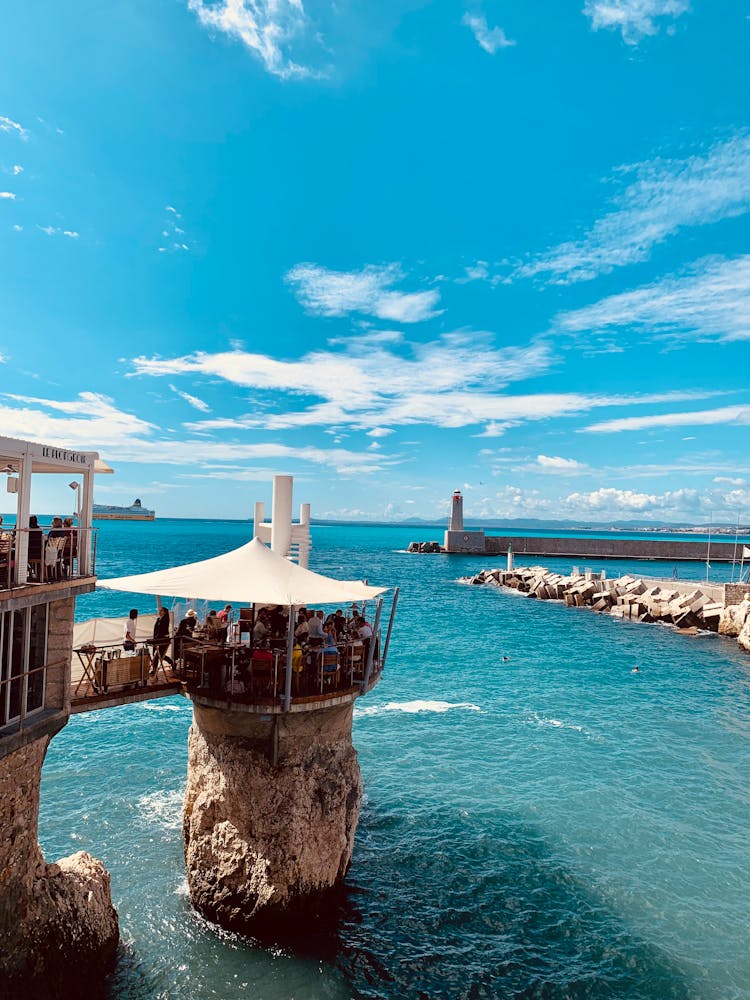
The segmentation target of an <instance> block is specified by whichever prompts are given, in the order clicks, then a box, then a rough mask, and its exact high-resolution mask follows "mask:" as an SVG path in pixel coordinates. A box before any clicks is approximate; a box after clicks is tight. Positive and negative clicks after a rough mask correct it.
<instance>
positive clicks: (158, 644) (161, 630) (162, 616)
mask: <svg viewBox="0 0 750 1000" xmlns="http://www.w3.org/2000/svg"><path fill="white" fill-rule="evenodd" d="M170 642H171V640H170V638H169V612H168V611H167V609H166V608H165V607H161V608H159V614H158V615H157V616H156V621H155V622H154V638H153V643H154V662H153V665H152V667H151V671H150V676H151V677H155V676H156V671H157V669H158V667H159V664H160V663H161V664H162V665H163V664H164V663H165V662H166V663H169V664H170V665H171V666H174V660H173V659H172V657H171V656H167V650H168V649H169V643H170Z"/></svg>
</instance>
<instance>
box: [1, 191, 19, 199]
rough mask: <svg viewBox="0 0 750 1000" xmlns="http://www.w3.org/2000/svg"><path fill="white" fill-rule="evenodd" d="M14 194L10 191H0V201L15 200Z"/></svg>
mask: <svg viewBox="0 0 750 1000" xmlns="http://www.w3.org/2000/svg"><path fill="white" fill-rule="evenodd" d="M15 200H16V196H15V194H14V193H13V192H12V191H0V201H15Z"/></svg>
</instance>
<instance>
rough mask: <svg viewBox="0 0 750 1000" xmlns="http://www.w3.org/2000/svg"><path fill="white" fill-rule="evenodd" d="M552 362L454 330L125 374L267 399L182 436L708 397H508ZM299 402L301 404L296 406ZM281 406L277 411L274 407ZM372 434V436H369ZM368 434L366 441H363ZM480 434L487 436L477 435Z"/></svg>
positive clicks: (538, 348) (191, 358) (530, 415)
mask: <svg viewBox="0 0 750 1000" xmlns="http://www.w3.org/2000/svg"><path fill="white" fill-rule="evenodd" d="M552 364H553V357H552V355H551V353H550V350H549V347H548V346H547V345H546V344H543V343H531V344H527V345H525V346H523V347H502V348H497V347H494V346H493V345H492V340H491V338H490V336H489V335H486V334H485V335H481V334H477V333H471V334H469V333H467V332H465V331H461V332H458V333H453V334H450V335H445V336H443V337H441V338H440V339H439V340H437V341H433V342H431V343H427V344H423V343H409V344H406V345H404V346H403V349H402V350H401V351H400V352H399V353H396V351H394V350H389V349H388V348H386V347H385V346H382V347H380V348H371V349H368V350H362V349H361V348H360V349H357V348H355V349H351V350H349V351H337V352H334V351H322V350H321V351H315V352H312V353H310V354H307V355H305V356H303V357H301V358H299V359H298V360H293V361H279V360H277V359H275V358H271V357H269V356H268V355H262V354H250V353H248V352H244V351H227V352H221V353H218V354H207V353H203V352H196V353H194V354H189V355H185V356H182V357H175V358H147V357H138V358H135V359H134V361H133V373H132V374H134V375H149V376H157V377H159V376H171V377H174V376H176V375H181V374H182V375H190V376H195V375H203V376H205V377H208V378H211V379H216V378H219V379H222V380H223V381H225V382H227V383H229V384H232V385H237V386H241V387H243V388H252V389H254V390H256V391H263V392H266V393H268V397H269V399H271V400H273V404H274V405H273V408H268V409H264V410H263V411H259V409H258V408H257V406H256V407H254V409H253V410H252V411H251V412H249V413H246V414H241V415H239V416H222V417H216V418H212V419H210V420H205V421H200V422H197V423H192V424H188V425H187V427H188V428H189V429H190V430H194V431H200V432H215V431H219V430H240V429H245V430H253V429H265V430H288V429H290V428H295V427H316V426H317V427H324V428H342V427H346V428H349V429H357V430H362V431H372V430H374V429H376V428H394V427H405V426H410V425H417V424H422V425H431V426H436V427H444V428H459V427H468V426H477V427H487V428H492V429H493V431H494V432H495V436H496V435H497V433H499V432H500V430H501V429H502V430H506V429H508V428H509V427H512V426H516V425H517V424H519V423H523V422H526V421H537V420H544V419H547V418H550V417H555V416H557V417H559V416H573V415H576V414H580V413H585V412H587V411H589V410H592V409H594V408H598V407H607V406H609V407H623V406H633V405H647V404H649V403H656V402H669V401H675V402H676V401H678V400H684V399H686V398H687V399H695V398H706V396H707V395H712V394H711V393H705V392H687V393H670V392H667V393H657V394H652V395H650V396H645V395H638V394H633V395H630V396H611V395H610V396H607V395H604V394H596V393H594V394H586V393H575V392H573V393H565V392H563V393H536V394H526V395H524V394H519V395H512V394H510V393H507V392H504V391H503V390H504V389H505V388H507V386H508V385H509V384H510V383H512V382H518V381H522V380H523V379H527V378H533V377H536V376H538V375H540V374H542V373H543V372H545V371H547V370H548V369H549V368H550V366H551V365H552ZM300 396H306V397H308V399H309V400H310V401H309V402H308V405H303V406H300ZM285 406H286V407H287V408H286V409H284V407H285ZM380 433H381V432H380V431H378V434H380ZM373 436H375V435H373ZM487 436H489V435H487Z"/></svg>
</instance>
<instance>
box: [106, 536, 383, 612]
mask: <svg viewBox="0 0 750 1000" xmlns="http://www.w3.org/2000/svg"><path fill="white" fill-rule="evenodd" d="M98 586H99V587H102V588H104V589H105V590H124V591H128V592H130V593H134V594H153V595H155V596H158V597H184V598H200V599H202V600H205V601H231V602H232V603H234V604H237V605H242V604H281V605H285V606H290V605H295V606H297V607H299V606H300V605H307V604H339V603H342V602H344V601H366V600H372V599H373V598H375V597H377V596H378V594H382V593H383V592H384V591H385V590H387V589H388V588H387V587H369V586H367V584H365V583H362V582H361V581H359V580H334V579H333V578H332V577H328V576H321V574H319V573H313V572H312V570H309V569H303V568H302V567H301V566H298V565H297V564H296V563H293V562H290V561H289V560H288V559H285V558H284V557H283V556H280V555H278V553H276V552H273V551H272V550H271V549H269V548H266V546H265V545H264V544H263V542H261V541H260V539H259V538H253V540H252V541H251V542H247V543H246V544H245V545H241V546H240V548H238V549H234V550H233V551H232V552H226V553H224V555H220V556H214V558H212V559H204V560H202V561H200V562H195V563H188V564H186V565H184V566H174V567H172V568H170V569H162V570H156V571H155V572H153V573H140V574H138V575H136V576H121V577H117V578H114V579H111V580H99V581H98Z"/></svg>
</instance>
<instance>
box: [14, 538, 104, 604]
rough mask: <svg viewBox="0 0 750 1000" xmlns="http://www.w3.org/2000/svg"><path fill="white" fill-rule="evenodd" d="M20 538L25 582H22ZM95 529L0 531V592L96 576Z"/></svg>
mask: <svg viewBox="0 0 750 1000" xmlns="http://www.w3.org/2000/svg"><path fill="white" fill-rule="evenodd" d="M22 536H24V537H23V541H24V542H25V543H26V544H25V549H26V560H25V562H26V580H25V582H21V577H22V575H23V574H22V573H21V572H20V570H21V565H20V561H19V560H20V552H21V549H22V547H24V546H22V544H21V542H22ZM96 539H97V529H96V528H71V527H63V528H52V527H45V528H10V529H2V530H0V590H12V589H14V588H15V587H21V586H26V585H27V584H40V583H44V584H49V583H56V582H58V581H60V580H74V579H81V578H83V577H87V576H93V575H94V574H95V573H96Z"/></svg>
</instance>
